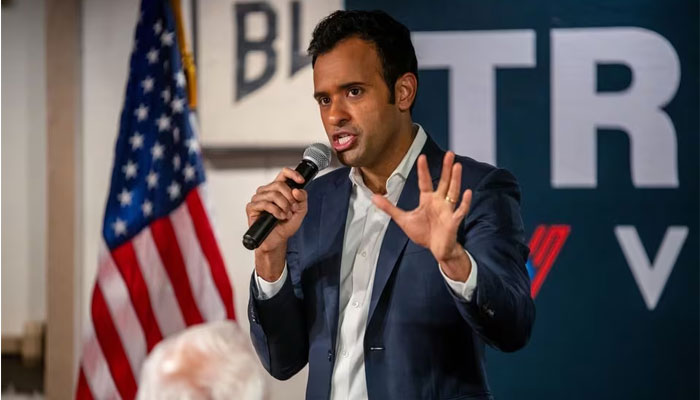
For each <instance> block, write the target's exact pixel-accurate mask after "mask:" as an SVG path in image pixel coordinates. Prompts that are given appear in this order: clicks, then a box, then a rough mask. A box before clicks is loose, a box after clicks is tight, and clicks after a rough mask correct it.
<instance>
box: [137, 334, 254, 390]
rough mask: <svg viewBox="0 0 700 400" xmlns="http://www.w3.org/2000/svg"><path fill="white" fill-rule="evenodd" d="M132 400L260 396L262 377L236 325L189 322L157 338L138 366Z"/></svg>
mask: <svg viewBox="0 0 700 400" xmlns="http://www.w3.org/2000/svg"><path fill="white" fill-rule="evenodd" d="M136 398H137V400H235V399H245V400H264V399H267V395H266V391H265V379H264V376H263V372H262V369H261V368H260V366H259V363H258V361H257V360H256V359H255V355H254V354H253V351H252V349H251V348H250V342H249V341H248V338H247V337H246V335H245V333H243V332H242V331H241V330H240V328H239V327H238V325H236V324H235V323H234V322H231V321H217V322H210V323H206V324H201V325H195V326H192V327H190V328H188V329H186V330H184V331H182V332H180V333H178V334H176V335H173V336H170V337H168V338H167V339H165V340H163V341H162V342H160V343H159V344H158V345H157V346H156V347H155V348H154V349H153V351H152V352H151V353H150V354H149V355H148V358H147V359H146V362H145V363H144V365H143V369H142V370H141V378H140V382H139V391H138V394H137V397H136Z"/></svg>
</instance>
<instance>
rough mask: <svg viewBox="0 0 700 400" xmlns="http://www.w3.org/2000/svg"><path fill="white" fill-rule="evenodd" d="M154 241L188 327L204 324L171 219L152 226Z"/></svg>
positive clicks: (158, 221) (154, 223)
mask: <svg viewBox="0 0 700 400" xmlns="http://www.w3.org/2000/svg"><path fill="white" fill-rule="evenodd" d="M151 232H152V233H153V241H154V242H155V244H156V247H157V248H158V253H159V254H160V258H161V260H163V265H164V266H165V270H166V272H167V273H168V277H169V278H170V283H171V284H172V285H173V290H174V292H175V297H176V298H177V303H178V304H179V305H180V310H181V311H182V316H183V317H184V318H185V323H186V324H187V326H190V325H195V324H199V323H202V322H203V321H204V319H203V318H202V314H201V313H200V312H199V308H197V303H196V302H195V300H194V295H193V294H192V287H190V280H189V277H188V276H187V270H186V268H185V261H184V260H183V258H182V253H181V252H180V246H178V244H177V237H176V236H175V231H174V230H173V225H172V223H171V222H170V219H169V218H160V219H159V220H157V221H154V222H153V223H152V224H151Z"/></svg>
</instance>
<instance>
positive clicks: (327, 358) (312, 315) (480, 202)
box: [246, 11, 535, 399]
mask: <svg viewBox="0 0 700 400" xmlns="http://www.w3.org/2000/svg"><path fill="white" fill-rule="evenodd" d="M309 54H310V55H311V57H312V66H313V69H314V70H313V79H314V98H315V99H316V101H317V103H318V107H319V111H320V114H321V121H322V122H323V126H324V128H325V130H326V133H327V136H328V140H329V141H330V143H331V145H332V147H333V149H334V150H335V153H336V156H337V157H338V159H339V160H340V162H341V163H342V164H344V165H345V166H346V167H345V168H340V169H337V170H335V171H333V172H331V173H328V174H326V175H324V176H322V177H319V178H317V179H315V180H314V181H312V182H310V183H309V185H308V186H307V189H306V190H299V189H294V190H291V189H290V188H289V187H288V186H287V185H286V184H285V183H284V182H285V180H286V179H293V180H295V181H297V182H302V181H303V178H302V177H301V176H300V175H299V174H298V173H296V172H295V171H293V170H292V169H289V168H285V169H283V170H282V171H281V172H280V173H279V175H278V176H277V178H276V179H275V180H274V181H273V182H271V183H270V184H267V185H265V186H262V187H260V188H259V189H258V190H257V192H256V193H255V195H254V196H253V197H252V199H251V201H250V203H248V205H247V206H246V212H247V215H248V221H249V223H250V224H252V223H253V222H254V221H255V220H256V218H257V217H258V216H259V215H260V213H261V212H263V211H267V212H270V213H272V214H273V215H274V216H276V217H277V218H278V219H279V220H280V223H279V224H278V225H277V226H276V227H275V229H274V230H273V231H272V232H271V233H270V235H269V236H268V238H267V239H266V240H265V241H264V242H263V243H262V244H261V246H260V247H259V248H258V249H256V250H255V271H254V273H253V276H252V280H251V286H250V289H251V294H250V302H249V312H248V317H249V320H250V322H251V324H250V325H251V336H252V339H253V344H254V346H255V349H256V351H257V353H258V356H259V358H260V360H261V361H262V364H263V366H264V367H265V368H266V369H267V370H268V371H269V372H270V374H272V375H273V376H274V377H276V378H278V379H288V378H289V377H291V376H293V375H294V374H296V373H297V372H298V371H299V370H301V369H302V368H303V367H304V366H305V365H306V364H307V363H308V365H309V378H308V384H307V388H306V397H307V398H308V399H328V398H331V399H367V398H369V399H419V398H422V399H433V398H454V399H457V398H460V399H461V398H469V399H491V398H492V395H491V393H490V389H489V385H488V382H487V376H486V362H485V359H484V345H485V344H488V345H490V346H492V347H495V348H497V349H500V350H503V351H508V352H510V351H515V350H518V349H520V348H522V347H523V346H525V344H526V343H527V342H528V340H529V337H530V332H531V330H532V325H533V323H534V318H535V306H534V303H533V301H532V299H531V298H530V280H529V277H528V274H527V270H526V267H525V262H526V260H527V256H528V253H529V249H528V247H527V245H526V243H525V235H524V232H523V223H522V219H521V216H520V189H519V186H518V184H517V181H516V180H515V178H514V177H513V175H512V174H510V173H509V172H508V171H506V170H503V169H499V168H495V167H493V166H491V165H488V164H485V163H480V162H477V161H475V160H473V159H470V158H467V157H462V156H456V155H455V154H454V153H452V152H445V151H444V150H442V149H440V148H439V147H438V145H437V144H436V143H435V142H434V141H433V140H432V139H431V138H430V137H429V136H428V135H427V133H426V132H425V130H424V129H423V128H422V127H421V126H420V125H418V124H415V123H414V122H413V120H412V116H411V109H412V107H413V104H414V101H415V98H416V93H417V92H418V75H417V73H418V72H417V71H418V67H417V61H416V55H415V51H414V49H413V45H412V43H411V37H410V32H409V31H408V29H407V28H406V27H405V26H403V25H401V24H400V23H399V22H397V21H396V20H394V19H393V18H391V17H390V16H389V15H387V14H386V13H384V12H381V11H372V12H370V11H337V12H335V13H333V14H331V15H330V16H328V17H326V18H325V19H324V20H322V21H321V22H320V23H319V24H318V25H317V27H316V28H315V30H314V33H313V38H312V40H311V44H310V46H309ZM462 90H468V88H462ZM465 189H466V190H465Z"/></svg>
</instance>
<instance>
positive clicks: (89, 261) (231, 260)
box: [3, 0, 307, 399]
mask: <svg viewBox="0 0 700 400" xmlns="http://www.w3.org/2000/svg"><path fill="white" fill-rule="evenodd" d="M138 4H139V2H138V1H137V0H122V1H118V2H115V1H111V0H91V1H85V2H84V3H83V24H84V25H83V50H84V54H83V92H82V97H83V108H82V127H83V135H82V136H83V137H82V146H81V153H82V162H83V165H82V171H81V173H82V175H81V177H82V203H83V208H82V211H83V215H82V221H83V223H82V226H81V229H80V231H81V232H82V234H81V241H82V254H81V257H82V260H81V265H82V293H81V303H82V306H81V308H82V313H81V320H82V321H85V319H86V318H87V317H88V310H89V307H88V306H89V300H90V295H91V292H92V286H93V283H94V276H95V272H96V267H97V246H98V243H99V240H100V233H101V225H102V216H103V213H104V206H105V199H106V196H107V191H108V189H109V188H108V186H109V178H110V171H111V168H112V165H111V163H112V159H113V156H112V152H113V148H114V141H115V138H116V134H117V130H118V123H119V115H120V113H121V108H122V102H123V100H124V90H125V85H126V78H127V67H128V57H129V53H130V50H131V46H132V37H133V30H134V25H135V22H136V18H137V15H138ZM3 83H4V82H3ZM276 173H277V171H276V168H275V169H273V168H256V169H236V170H224V171H212V170H209V171H208V180H209V182H208V191H209V203H210V204H211V205H212V206H213V210H212V214H213V220H214V221H213V223H214V226H215V229H216V230H217V231H218V233H219V244H220V247H221V250H222V252H223V255H224V259H225V261H226V264H227V269H228V273H229V277H230V278H231V281H232V283H233V287H234V294H235V305H236V315H237V316H238V320H239V322H240V324H241V326H242V327H243V328H244V329H246V330H247V329H248V321H247V318H246V305H247V302H248V283H249V279H250V273H251V272H252V268H253V257H252V253H251V252H249V251H248V250H246V249H244V248H243V246H242V244H241V237H242V236H243V233H244V231H245V227H246V218H245V211H244V210H245V208H244V206H245V203H246V202H247V201H248V199H249V197H250V196H251V195H252V194H253V192H254V191H255V188H256V187H257V186H259V185H261V184H262V183H264V182H266V181H269V180H270V179H271V178H272V177H273V176H274V175H275V174H276ZM306 374H307V372H306V370H304V371H303V372H302V373H300V374H298V375H297V376H296V377H294V378H293V379H291V380H289V381H285V382H278V381H276V380H274V379H272V378H269V380H270V388H271V391H272V397H271V399H296V398H303V396H304V390H305V387H306Z"/></svg>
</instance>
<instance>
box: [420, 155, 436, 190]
mask: <svg viewBox="0 0 700 400" xmlns="http://www.w3.org/2000/svg"><path fill="white" fill-rule="evenodd" d="M418 189H419V190H420V191H421V192H432V191H433V178H432V177H431V176H430V171H429V170H428V159H427V158H426V157H425V155H423V154H421V155H420V156H419V157H418Z"/></svg>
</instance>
